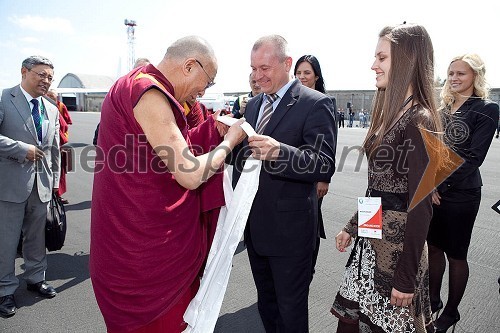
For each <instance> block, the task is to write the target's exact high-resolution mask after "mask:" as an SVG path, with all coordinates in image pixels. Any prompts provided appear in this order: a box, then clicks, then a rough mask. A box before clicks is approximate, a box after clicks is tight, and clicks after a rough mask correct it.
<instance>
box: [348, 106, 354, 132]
mask: <svg viewBox="0 0 500 333" xmlns="http://www.w3.org/2000/svg"><path fill="white" fill-rule="evenodd" d="M348 113H349V127H353V125H354V111H352V107H351V106H350V107H349V108H348Z"/></svg>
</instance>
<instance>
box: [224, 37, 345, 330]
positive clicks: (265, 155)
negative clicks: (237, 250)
mask: <svg viewBox="0 0 500 333" xmlns="http://www.w3.org/2000/svg"><path fill="white" fill-rule="evenodd" d="M250 59H251V67H252V78H253V79H255V81H256V82H257V84H259V86H260V87H261V91H262V92H263V93H261V94H259V95H257V96H256V97H254V98H252V99H251V100H250V102H248V104H247V106H246V111H245V118H246V120H247V121H248V123H249V124H250V125H251V126H252V127H254V128H255V129H256V132H257V133H258V134H256V135H253V136H251V137H249V138H248V140H245V141H244V142H243V144H242V145H240V146H238V148H237V149H235V151H234V155H233V157H235V160H234V161H232V162H234V168H233V184H236V183H237V181H238V179H239V177H240V175H241V170H242V167H243V164H244V163H245V161H246V158H247V156H249V155H250V154H251V155H252V156H253V157H254V158H256V159H259V160H262V169H261V171H260V180H259V188H258V190H257V193H256V195H255V199H254V201H253V204H252V207H251V210H250V215H249V217H248V221H247V226H246V230H245V243H246V245H247V252H248V257H249V260H250V267H251V269H252V275H253V278H254V281H255V286H256V288H257V307H258V310H259V314H260V317H261V319H262V322H263V324H264V327H265V329H266V332H307V331H308V329H309V317H308V295H309V284H310V282H311V267H312V259H313V253H314V249H315V248H316V244H315V243H316V240H317V237H318V224H317V210H318V204H317V201H318V196H317V191H316V183H317V182H328V181H329V180H330V178H331V177H332V175H333V173H334V171H335V149H336V137H335V131H336V128H335V126H336V124H335V117H334V116H333V103H332V100H331V99H330V98H329V97H328V96H326V95H325V94H322V93H320V92H318V91H315V90H312V89H309V88H306V87H304V86H303V85H302V84H301V83H300V82H299V81H298V80H296V79H295V80H290V70H291V68H292V65H293V63H292V58H291V57H290V55H289V53H288V43H287V42H286V40H285V39H284V38H283V37H281V36H279V35H271V36H265V37H262V38H259V39H258V40H257V41H256V42H255V43H254V45H253V48H252V51H251V56H250ZM321 139H322V140H321ZM297 166H299V167H297ZM306 166H309V167H308V168H307V169H306V170H304V168H306Z"/></svg>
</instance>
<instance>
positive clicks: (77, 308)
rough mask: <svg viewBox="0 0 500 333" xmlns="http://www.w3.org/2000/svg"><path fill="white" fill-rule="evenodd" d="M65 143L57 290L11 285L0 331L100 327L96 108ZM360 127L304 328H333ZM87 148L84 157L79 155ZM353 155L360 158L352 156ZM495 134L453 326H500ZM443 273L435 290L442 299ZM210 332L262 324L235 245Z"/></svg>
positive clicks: (358, 190)
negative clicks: (92, 237)
mask: <svg viewBox="0 0 500 333" xmlns="http://www.w3.org/2000/svg"><path fill="white" fill-rule="evenodd" d="M71 116H72V118H73V123H74V125H73V126H71V127H70V144H71V145H72V146H73V147H74V148H75V152H76V157H77V160H78V161H83V162H85V163H83V164H82V163H77V165H76V172H73V173H70V174H69V175H68V177H67V180H68V193H67V194H66V195H65V197H66V198H67V199H68V200H69V201H70V204H69V205H67V206H66V208H67V214H68V235H67V238H66V244H65V246H64V247H63V249H62V250H61V251H57V252H52V253H50V254H49V256H48V262H49V268H48V270H47V280H48V281H49V282H50V283H51V284H52V285H53V286H54V287H55V288H56V290H57V292H58V295H57V297H55V298H54V299H50V300H46V299H43V298H39V297H37V296H36V295H35V294H34V293H31V292H28V291H26V284H25V282H24V281H22V282H21V286H20V287H19V289H18V290H17V291H16V294H15V296H16V301H17V304H18V306H19V307H20V308H19V310H18V312H17V314H16V315H15V316H14V317H12V318H9V319H4V318H0V332H12V333H14V332H15V333H18V332H19V333H25V332H50V333H67V332H105V331H106V329H105V325H104V321H103V319H102V316H101V314H100V312H99V309H98V307H97V303H96V301H95V298H94V294H93V290H92V286H91V281H90V278H89V273H88V268H87V267H88V260H89V229H90V204H91V192H92V179H93V175H92V173H91V172H90V171H91V169H92V156H93V148H92V137H93V135H94V129H95V126H96V124H97V123H98V121H99V114H98V113H78V112H72V113H71ZM365 134H366V130H365V129H360V128H341V129H340V130H339V140H338V148H337V165H338V170H337V173H336V174H335V175H334V177H333V179H332V184H331V186H330V192H329V193H328V195H327V196H326V197H325V199H324V201H323V216H324V219H325V224H326V225H325V226H326V232H327V236H328V239H327V240H323V241H322V243H321V249H320V253H319V258H318V264H317V267H316V275H315V277H314V280H313V283H312V285H311V291H310V297H309V313H310V325H309V327H310V331H311V332H335V330H336V326H337V324H336V319H335V318H334V317H333V316H332V315H330V312H329V310H330V306H331V303H332V301H333V298H334V295H335V294H336V292H337V288H338V285H339V283H340V281H341V279H342V274H343V271H344V265H345V263H346V261H347V256H348V252H347V253H339V252H337V251H336V250H335V248H334V244H333V243H334V241H333V239H334V236H335V235H336V234H337V232H338V231H339V230H340V229H341V227H342V226H343V225H344V224H345V223H346V221H347V220H348V219H349V218H350V216H351V215H352V214H353V213H354V211H355V210H356V200H355V198H356V197H357V196H359V195H362V194H363V193H364V190H365V187H366V170H367V165H366V161H362V162H359V161H358V153H357V152H356V151H355V150H352V149H351V148H352V147H354V146H356V145H359V144H361V142H362V140H363V138H364V135H365ZM85 156H86V158H85ZM358 162H359V163H358ZM499 165H500V140H499V139H493V143H492V147H491V149H490V152H489V154H488V156H487V158H486V161H485V163H484V164H483V166H482V167H481V172H482V175H483V182H484V184H485V185H484V186H483V197H482V202H481V208H480V211H479V215H478V219H477V221H476V225H475V228H474V233H473V237H472V242H471V247H470V251H469V264H470V279H469V284H468V287H467V290H466V292H465V297H464V299H463V301H462V304H461V306H460V313H461V317H462V320H461V321H460V322H459V323H458V325H457V329H456V331H455V332H459V333H462V332H468V333H469V332H470V333H471V332H477V333H498V332H500V295H499V290H498V288H499V286H498V283H497V279H498V276H499V275H500V262H499V258H500V241H499V239H500V215H499V214H497V213H495V212H494V211H493V210H492V209H491V208H490V207H491V205H492V204H494V203H495V202H496V201H497V200H499V199H500V186H499V183H500V171H499ZM21 264H22V260H21V259H17V260H16V273H17V274H18V275H19V276H20V277H21V274H22V272H23V271H22V265H21ZM446 286H447V281H445V286H444V287H445V290H444V291H443V295H442V297H443V298H444V299H446V295H445V294H444V292H446ZM215 332H218V333H243V332H251V333H260V332H264V329H263V327H262V323H261V322H260V318H259V315H258V312H257V305H256V293H255V286H254V283H253V280H252V276H251V272H250V267H249V264H248V258H247V254H246V251H245V250H244V249H243V248H242V247H239V248H238V250H237V253H236V255H235V257H234V267H233V270H232V273H231V278H230V282H229V286H228V289H227V292H226V296H225V299H224V303H223V305H222V310H221V313H220V317H219V320H218V322H217V326H216V329H215Z"/></svg>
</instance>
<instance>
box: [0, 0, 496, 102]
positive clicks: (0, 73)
mask: <svg viewBox="0 0 500 333" xmlns="http://www.w3.org/2000/svg"><path fill="white" fill-rule="evenodd" d="M499 13H500V4H499V3H498V2H495V3H494V4H491V3H490V4H486V1H485V0H478V1H473V2H472V1H463V0H458V1H439V0H433V1H430V0H421V1H418V2H415V1H410V2H408V1H393V0H386V1H355V0H352V1H349V0H347V1H342V2H338V1H331V0H325V1H315V0H310V1H296V0H287V1H270V0H266V1H263V0H255V1H245V2H242V1H241V2H240V1H225V0H220V1H217V0H212V1H206V0H204V1H201V0H191V1H172V0H162V1H161V0H142V1H124V0H119V1H118V0H99V1H98V0H86V1H82V0H71V1H68V0H64V1H63V0H50V1H43V2H42V1H33V0H22V1H20V0H0V20H1V21H0V22H2V24H1V25H0V36H1V38H0V50H1V53H0V62H1V65H2V66H1V68H2V70H0V88H6V87H10V86H14V85H16V84H18V83H19V81H20V67H21V62H22V60H23V59H24V58H26V57H27V56H29V55H33V54H40V55H44V56H46V57H48V58H49V59H51V60H52V61H53V63H54V65H55V82H54V85H53V86H54V87H56V86H57V84H58V81H59V80H60V79H61V78H62V77H63V76H64V75H65V74H67V73H68V72H70V73H82V74H102V75H108V76H111V77H113V78H116V77H117V76H118V75H122V74H124V73H125V69H126V68H125V67H126V61H127V54H128V52H127V50H128V49H127V34H126V27H125V25H124V20H125V19H132V20H135V21H136V22H137V27H136V33H135V36H136V43H135V55H136V57H147V58H149V59H150V60H152V62H153V63H154V64H156V63H158V62H159V61H160V60H161V58H162V57H163V55H164V53H165V51H166V49H167V47H168V45H169V44H171V43H172V42H173V41H175V40H176V39H178V38H180V37H183V36H186V35H193V34H194V35H199V36H202V37H204V38H205V39H207V40H208V41H209V42H210V43H211V44H212V46H213V47H214V49H215V52H216V55H217V58H218V62H219V71H218V75H217V78H216V82H217V84H216V85H215V86H214V87H213V88H211V89H210V91H213V92H215V91H218V92H224V91H226V92H227V91H238V90H239V91H244V90H249V87H248V81H247V79H248V73H249V72H250V49H251V47H252V44H253V42H254V41H255V40H256V39H257V38H258V37H260V36H263V35H267V34H273V33H278V34H281V35H282V36H283V37H285V38H286V39H287V40H288V42H289V46H290V50H291V53H292V57H293V59H294V61H295V60H296V59H298V58H299V57H300V56H302V55H303V54H314V55H316V56H317V57H318V59H319V61H320V63H321V67H322V70H323V74H324V76H325V81H326V86H327V89H374V83H375V75H374V74H373V72H372V71H371V70H370V67H371V64H372V61H373V55H374V50H375V45H376V43H377V35H378V32H379V30H380V29H381V28H382V27H383V26H385V25H391V24H398V23H401V22H402V21H404V20H406V21H407V22H416V23H420V24H423V25H424V26H425V27H426V28H427V30H428V31H429V34H430V35H431V38H432V40H433V44H434V50H435V62H436V68H435V71H436V76H439V77H441V78H445V77H446V69H447V66H448V63H449V61H450V60H451V58H452V57H454V56H455V55H459V54H462V53H465V52H475V53H478V54H479V55H480V56H481V57H482V58H483V60H484V61H485V62H486V66H487V76H488V79H489V82H490V84H491V86H492V87H500V60H499V59H500V58H499V54H500V52H499V51H500V33H499V32H500V28H499V25H498V19H499V17H498V15H499Z"/></svg>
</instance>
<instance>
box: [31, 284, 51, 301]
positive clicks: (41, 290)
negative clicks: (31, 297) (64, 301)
mask: <svg viewBox="0 0 500 333" xmlns="http://www.w3.org/2000/svg"><path fill="white" fill-rule="evenodd" d="M28 290H29V291H36V292H37V293H38V295H40V296H42V297H45V298H52V297H54V296H56V295H57V292H56V290H55V289H54V287H52V286H51V285H50V284H48V283H47V282H45V281H40V282H38V283H34V284H30V283H28Z"/></svg>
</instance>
